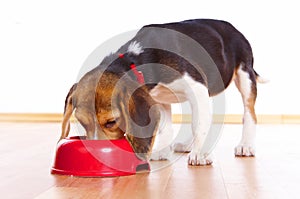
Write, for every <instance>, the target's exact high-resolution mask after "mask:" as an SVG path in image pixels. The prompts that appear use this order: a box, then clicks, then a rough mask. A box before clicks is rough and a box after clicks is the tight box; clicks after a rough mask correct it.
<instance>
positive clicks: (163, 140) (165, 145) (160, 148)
mask: <svg viewBox="0 0 300 199" xmlns="http://www.w3.org/2000/svg"><path fill="white" fill-rule="evenodd" d="M160 112H161V120H160V124H159V132H158V134H157V135H156V138H155V142H154V146H153V149H152V154H151V158H150V159H151V160H167V159H169V158H170V156H171V154H172V142H173V127H172V112H171V105H169V104H162V105H161V107H160Z"/></svg>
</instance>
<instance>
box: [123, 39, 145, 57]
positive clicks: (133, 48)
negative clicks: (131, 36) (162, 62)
mask: <svg viewBox="0 0 300 199" xmlns="http://www.w3.org/2000/svg"><path fill="white" fill-rule="evenodd" d="M127 52H129V53H133V54H135V55H139V54H141V53H142V52H144V50H143V47H142V46H141V44H140V43H139V42H137V41H133V42H131V43H130V44H129V46H128V49H127Z"/></svg>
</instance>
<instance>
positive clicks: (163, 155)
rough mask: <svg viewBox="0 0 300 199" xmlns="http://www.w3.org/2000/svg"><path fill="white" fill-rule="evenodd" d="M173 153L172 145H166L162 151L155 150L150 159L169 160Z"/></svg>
mask: <svg viewBox="0 0 300 199" xmlns="http://www.w3.org/2000/svg"><path fill="white" fill-rule="evenodd" d="M172 153H173V150H172V147H166V148H164V149H162V150H160V151H154V152H152V153H151V156H150V160H153V161H161V160H169V159H170V158H171V155H172Z"/></svg>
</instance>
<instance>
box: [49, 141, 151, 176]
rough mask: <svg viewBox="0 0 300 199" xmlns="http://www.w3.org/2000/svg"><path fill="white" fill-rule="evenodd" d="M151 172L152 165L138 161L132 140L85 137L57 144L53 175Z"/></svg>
mask: <svg viewBox="0 0 300 199" xmlns="http://www.w3.org/2000/svg"><path fill="white" fill-rule="evenodd" d="M141 170H147V171H149V170H150V166H149V163H148V162H147V161H144V160H140V159H138V158H137V156H136V155H135V153H134V152H133V150H132V148H131V146H130V144H129V143H128V141H127V140H126V139H125V138H123V139H119V140H86V137H85V136H75V137H69V138H66V139H63V140H61V141H60V142H59V143H58V145H57V150H56V155H55V159H54V165H53V167H52V169H51V173H52V174H62V175H73V176H85V177H110V176H125V175H133V174H136V172H137V171H141Z"/></svg>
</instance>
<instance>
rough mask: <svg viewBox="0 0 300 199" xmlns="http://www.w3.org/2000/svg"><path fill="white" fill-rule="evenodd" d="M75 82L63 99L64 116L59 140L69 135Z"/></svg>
mask: <svg viewBox="0 0 300 199" xmlns="http://www.w3.org/2000/svg"><path fill="white" fill-rule="evenodd" d="M76 87H77V83H76V84H74V85H73V86H72V87H71V89H70V91H69V93H68V95H67V97H66V100H65V110H64V116H63V121H62V132H61V136H60V140H61V139H63V138H65V137H67V136H68V135H69V131H70V117H71V116H72V113H73V110H74V100H73V97H74V92H75V90H76Z"/></svg>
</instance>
